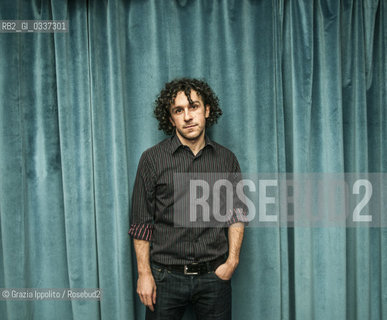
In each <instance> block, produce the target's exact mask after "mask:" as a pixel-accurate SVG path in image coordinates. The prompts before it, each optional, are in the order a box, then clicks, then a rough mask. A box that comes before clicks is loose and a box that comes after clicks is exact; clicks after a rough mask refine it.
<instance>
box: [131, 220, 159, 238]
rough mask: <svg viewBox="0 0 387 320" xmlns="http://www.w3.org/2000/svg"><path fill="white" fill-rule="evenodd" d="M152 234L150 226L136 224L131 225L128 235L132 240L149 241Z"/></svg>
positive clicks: (151, 226)
mask: <svg viewBox="0 0 387 320" xmlns="http://www.w3.org/2000/svg"><path fill="white" fill-rule="evenodd" d="M152 232H153V225H152V224H145V223H138V224H132V225H131V226H130V229H129V232H128V233H129V235H130V236H131V237H132V238H134V239H138V240H146V241H151V239H152Z"/></svg>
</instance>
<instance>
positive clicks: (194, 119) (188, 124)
mask: <svg viewBox="0 0 387 320" xmlns="http://www.w3.org/2000/svg"><path fill="white" fill-rule="evenodd" d="M190 98H191V100H192V105H191V104H190V103H189V101H188V99H187V97H186V95H185V93H184V92H183V91H180V92H178V93H177V95H176V99H175V101H174V103H173V104H172V105H171V107H170V114H171V116H170V118H169V120H170V121H171V123H172V125H173V126H174V127H176V134H177V135H178V137H179V138H180V140H182V142H184V140H190V141H193V140H196V139H198V138H200V137H201V136H202V135H204V132H205V127H206V118H208V116H209V115H210V106H209V105H207V106H204V103H203V100H202V98H201V97H200V96H199V95H198V94H197V93H196V91H195V90H191V94H190Z"/></svg>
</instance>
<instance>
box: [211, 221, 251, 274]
mask: <svg viewBox="0 0 387 320" xmlns="http://www.w3.org/2000/svg"><path fill="white" fill-rule="evenodd" d="M244 230H245V228H244V224H243V223H242V222H237V223H234V224H232V225H230V226H229V228H228V251H229V253H228V258H227V260H226V262H225V263H223V264H221V265H220V266H219V267H218V268H217V269H216V270H215V274H216V275H217V276H218V277H219V278H221V279H223V280H229V279H231V277H232V275H233V273H234V271H235V269H236V268H237V266H238V264H239V253H240V250H241V246H242V240H243V234H244Z"/></svg>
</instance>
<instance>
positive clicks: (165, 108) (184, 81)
mask: <svg viewBox="0 0 387 320" xmlns="http://www.w3.org/2000/svg"><path fill="white" fill-rule="evenodd" d="M191 90H195V91H196V93H197V94H198V96H200V97H201V98H202V99H203V103H204V105H209V106H210V115H209V117H208V118H207V119H206V128H209V127H211V126H212V125H213V124H214V123H216V122H217V121H218V118H219V117H220V116H221V115H222V110H221V109H220V108H219V99H218V97H217V96H216V95H215V93H214V92H213V91H212V89H211V88H210V86H209V85H208V84H207V83H206V82H205V81H203V80H199V79H190V78H181V79H175V80H173V81H171V82H168V83H166V84H165V87H164V89H163V90H161V92H160V94H159V96H158V97H157V99H156V100H155V108H154V110H153V112H154V115H155V117H156V119H157V120H158V121H159V130H163V131H164V132H165V133H166V134H167V135H171V134H172V133H173V132H174V129H175V128H174V127H173V126H172V124H171V122H170V121H169V117H170V112H169V108H170V107H171V105H172V104H173V103H174V101H175V98H176V95H177V94H178V93H179V92H181V91H182V92H184V93H185V95H186V97H187V99H188V101H189V103H190V104H192V103H193V102H192V100H191Z"/></svg>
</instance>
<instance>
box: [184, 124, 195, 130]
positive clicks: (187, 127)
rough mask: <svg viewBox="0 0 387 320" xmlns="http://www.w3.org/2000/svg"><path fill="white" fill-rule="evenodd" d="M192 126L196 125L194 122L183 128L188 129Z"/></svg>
mask: <svg viewBox="0 0 387 320" xmlns="http://www.w3.org/2000/svg"><path fill="white" fill-rule="evenodd" d="M193 127H196V124H191V125H189V126H185V127H184V129H190V128H193Z"/></svg>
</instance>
